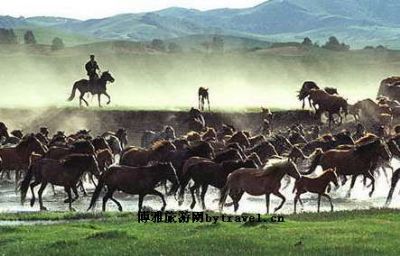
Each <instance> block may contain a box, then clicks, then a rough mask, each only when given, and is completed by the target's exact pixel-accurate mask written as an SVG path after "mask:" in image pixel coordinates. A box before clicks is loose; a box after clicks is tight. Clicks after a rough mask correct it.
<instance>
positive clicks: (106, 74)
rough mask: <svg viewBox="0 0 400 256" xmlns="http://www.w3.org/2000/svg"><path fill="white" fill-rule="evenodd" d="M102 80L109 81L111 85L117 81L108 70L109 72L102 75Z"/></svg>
mask: <svg viewBox="0 0 400 256" xmlns="http://www.w3.org/2000/svg"><path fill="white" fill-rule="evenodd" d="M101 79H102V80H105V81H107V82H111V83H114V81H115V79H114V77H112V75H111V74H110V72H109V71H108V70H107V71H104V72H103V73H102V74H101Z"/></svg>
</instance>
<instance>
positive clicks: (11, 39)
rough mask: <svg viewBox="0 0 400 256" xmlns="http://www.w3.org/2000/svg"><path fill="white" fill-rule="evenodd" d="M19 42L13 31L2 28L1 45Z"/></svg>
mask: <svg viewBox="0 0 400 256" xmlns="http://www.w3.org/2000/svg"><path fill="white" fill-rule="evenodd" d="M17 42H18V41H17V36H16V35H15V33H14V30H13V29H6V28H0V44H16V43H17Z"/></svg>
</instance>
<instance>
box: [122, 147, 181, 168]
mask: <svg viewBox="0 0 400 256" xmlns="http://www.w3.org/2000/svg"><path fill="white" fill-rule="evenodd" d="M175 150H176V147H175V145H174V144H173V143H172V142H170V141H166V140H164V141H157V142H155V143H154V144H153V145H152V147H151V148H150V149H143V148H131V149H129V150H128V151H126V152H125V153H124V154H123V155H122V156H121V160H120V164H121V165H127V166H134V167H135V166H146V165H147V164H149V163H150V162H152V161H161V162H162V161H165V159H166V158H167V157H168V155H169V154H170V153H171V152H172V151H175Z"/></svg>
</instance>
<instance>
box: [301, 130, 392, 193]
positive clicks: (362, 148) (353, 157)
mask: <svg viewBox="0 0 400 256" xmlns="http://www.w3.org/2000/svg"><path fill="white" fill-rule="evenodd" d="M363 140H364V139H363ZM368 140H369V138H368ZM379 158H382V159H384V160H385V161H388V160H390V158H391V153H390V151H389V149H388V148H387V145H386V143H385V142H384V141H382V140H381V139H379V138H373V140H372V141H371V142H367V143H364V144H362V145H360V144H356V145H355V146H350V147H347V148H343V149H331V150H328V151H326V152H323V153H321V152H320V153H318V154H315V157H314V160H313V161H312V163H311V166H310V170H309V171H308V172H307V173H306V174H311V173H313V172H314V170H315V169H316V167H317V166H318V165H320V166H321V167H322V169H324V170H326V169H329V168H336V173H337V174H338V175H343V176H345V175H352V180H351V185H350V189H349V191H348V196H350V191H351V189H352V188H353V187H354V183H355V181H356V178H357V176H358V175H363V176H364V177H366V178H368V179H370V180H371V187H372V188H371V191H370V193H369V196H370V197H371V196H372V193H373V192H374V190H375V178H374V176H373V175H372V173H371V172H372V171H373V170H374V169H375V168H373V167H374V166H375V167H376V164H377V163H378V160H379Z"/></svg>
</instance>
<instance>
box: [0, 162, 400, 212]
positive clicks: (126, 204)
mask: <svg viewBox="0 0 400 256" xmlns="http://www.w3.org/2000/svg"><path fill="white" fill-rule="evenodd" d="M392 165H393V166H394V167H396V168H398V167H400V163H399V162H397V161H395V160H394V161H393V163H392ZM320 171H321V170H318V169H317V172H320ZM388 175H389V179H390V178H391V171H390V170H389V174H388ZM368 182H369V181H368ZM293 183H294V182H293V180H292V181H291V184H290V185H289V186H288V187H287V188H286V189H285V190H284V191H283V194H284V195H285V197H286V199H287V201H286V203H285V205H284V206H283V208H282V209H281V210H280V213H291V212H292V211H293V197H294V195H293V194H292V189H293ZM349 186H350V181H348V182H347V184H345V185H344V186H341V187H339V189H337V190H334V189H333V190H332V191H331V193H330V195H331V197H332V199H333V204H334V207H335V210H352V209H368V208H377V207H378V208H379V207H383V206H384V203H385V200H386V196H387V194H388V191H389V188H390V185H389V182H388V180H387V179H386V178H385V176H384V175H383V174H382V175H380V176H379V177H376V188H375V192H374V194H373V196H372V197H371V198H370V197H369V196H368V193H369V190H370V188H366V187H364V185H363V184H362V178H361V177H359V178H358V179H357V181H356V184H355V187H354V189H353V191H352V194H351V196H350V197H349V198H347V197H346V193H347V191H348V188H349ZM86 187H87V190H88V192H89V196H82V193H80V195H81V197H80V198H79V199H78V200H77V201H75V202H74V203H73V207H74V208H75V209H76V210H77V211H86V209H87V208H88V206H89V201H90V195H91V194H92V192H93V189H94V187H93V186H92V185H90V184H86ZM159 190H160V191H162V192H163V190H164V189H163V188H159ZM30 196H31V195H30V192H28V195H27V200H26V202H25V204H24V205H21V203H20V195H19V193H16V192H15V186H14V184H12V183H7V182H3V183H1V184H0V212H21V211H39V205H38V202H37V201H36V203H35V205H34V206H33V207H31V206H30V205H29V201H30ZM65 198H66V195H65V193H64V191H63V188H62V187H56V194H55V195H54V193H53V191H52V189H51V187H50V186H48V187H47V189H46V190H45V192H44V196H43V200H44V205H45V206H46V207H47V208H48V210H50V211H68V204H65V203H63V200H64V199H65ZM115 198H116V199H117V200H118V201H120V202H121V204H122V206H123V210H124V211H137V204H138V197H137V196H131V195H125V194H122V193H116V194H115ZM218 198H219V191H218V190H216V189H213V188H211V187H210V188H209V190H208V192H207V195H206V206H207V210H213V211H217V210H218V202H217V200H218ZM166 199H167V210H189V204H190V202H191V198H190V196H189V194H186V197H185V204H184V205H182V206H178V204H177V202H176V201H175V199H174V197H168V198H166ZM302 199H303V202H304V208H303V209H301V207H300V206H298V209H299V211H307V212H314V211H316V208H317V207H316V196H315V195H312V194H304V195H303V196H302ZM228 200H229V199H228ZM101 203H102V201H101V197H100V200H99V201H98V204H97V206H96V211H100V210H101ZM279 203H280V199H279V198H276V197H274V196H271V209H274V208H275V207H276V206H277V205H278V204H279ZM161 205H162V203H161V200H160V199H159V198H157V197H155V196H146V197H145V200H144V206H147V207H150V208H152V209H154V210H158V209H160V207H161ZM390 207H395V208H398V207H400V194H399V189H396V191H395V193H394V197H393V202H392V204H391V205H390ZM107 210H108V211H117V208H116V205H115V204H114V203H113V202H111V201H109V202H108V203H107ZM194 210H195V211H200V210H201V208H200V205H199V204H197V205H196V206H195V208H194ZM321 210H322V211H329V210H330V206H329V202H328V201H327V200H326V199H324V198H323V199H322V203H321ZM265 211H266V208H265V198H264V197H263V196H261V197H253V196H248V195H244V196H243V198H242V200H241V201H240V207H239V212H238V213H242V212H249V213H265ZM224 212H226V213H233V207H226V208H225V209H224Z"/></svg>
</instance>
